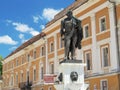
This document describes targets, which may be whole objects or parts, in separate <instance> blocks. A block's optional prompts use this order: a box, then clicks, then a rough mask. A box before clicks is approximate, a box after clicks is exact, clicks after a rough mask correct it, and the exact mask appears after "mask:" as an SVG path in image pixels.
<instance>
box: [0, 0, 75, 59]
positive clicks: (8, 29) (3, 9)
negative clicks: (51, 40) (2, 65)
mask: <svg viewBox="0 0 120 90" xmlns="http://www.w3.org/2000/svg"><path fill="white" fill-rule="evenodd" d="M74 1H75V0H0V56H2V57H3V58H5V57H7V56H8V55H9V54H10V53H11V52H13V51H14V50H15V49H16V48H18V47H19V46H20V45H22V44H23V43H24V42H26V41H27V40H29V39H30V38H32V37H33V36H35V35H37V34H39V33H40V32H41V30H42V29H44V28H45V24H46V23H48V22H49V21H51V20H52V19H53V18H54V15H56V14H57V13H58V12H60V11H61V10H63V9H64V8H66V7H67V6H69V5H71V4H72V3H73V2H74Z"/></svg>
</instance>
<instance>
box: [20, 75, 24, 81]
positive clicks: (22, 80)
mask: <svg viewBox="0 0 120 90" xmlns="http://www.w3.org/2000/svg"><path fill="white" fill-rule="evenodd" d="M20 81H21V82H23V73H21V79H20Z"/></svg>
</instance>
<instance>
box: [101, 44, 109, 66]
mask: <svg viewBox="0 0 120 90" xmlns="http://www.w3.org/2000/svg"><path fill="white" fill-rule="evenodd" d="M105 48H107V49H108V51H107V55H108V56H107V58H108V60H107V63H108V65H104V64H105V63H104V62H105V61H104V56H103V53H104V52H103V49H105ZM100 49H101V64H102V65H101V66H102V68H106V67H109V66H110V48H109V44H105V45H102V46H101V48H100Z"/></svg>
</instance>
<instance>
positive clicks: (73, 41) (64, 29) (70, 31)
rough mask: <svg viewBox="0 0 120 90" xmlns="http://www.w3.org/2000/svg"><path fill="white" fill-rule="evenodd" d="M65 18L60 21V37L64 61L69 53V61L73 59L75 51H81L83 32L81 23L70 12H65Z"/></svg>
mask: <svg viewBox="0 0 120 90" xmlns="http://www.w3.org/2000/svg"><path fill="white" fill-rule="evenodd" d="M66 15H67V18H65V19H64V20H62V21H61V30H60V33H61V37H62V40H64V47H65V59H68V60H69V59H70V58H69V53H70V52H71V59H72V60H73V59H75V49H76V48H78V49H81V40H82V38H83V31H82V27H81V21H80V20H78V19H77V18H75V17H74V16H73V13H72V11H70V10H69V11H68V12H67V14H66Z"/></svg>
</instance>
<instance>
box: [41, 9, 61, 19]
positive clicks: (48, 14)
mask: <svg viewBox="0 0 120 90" xmlns="http://www.w3.org/2000/svg"><path fill="white" fill-rule="evenodd" d="M61 10H63V9H62V8H61V9H58V10H55V9H53V8H45V9H44V10H43V14H42V16H43V17H44V18H45V19H46V20H48V21H50V20H52V19H53V18H54V16H55V15H56V14H57V13H59V12H60V11H61Z"/></svg>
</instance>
